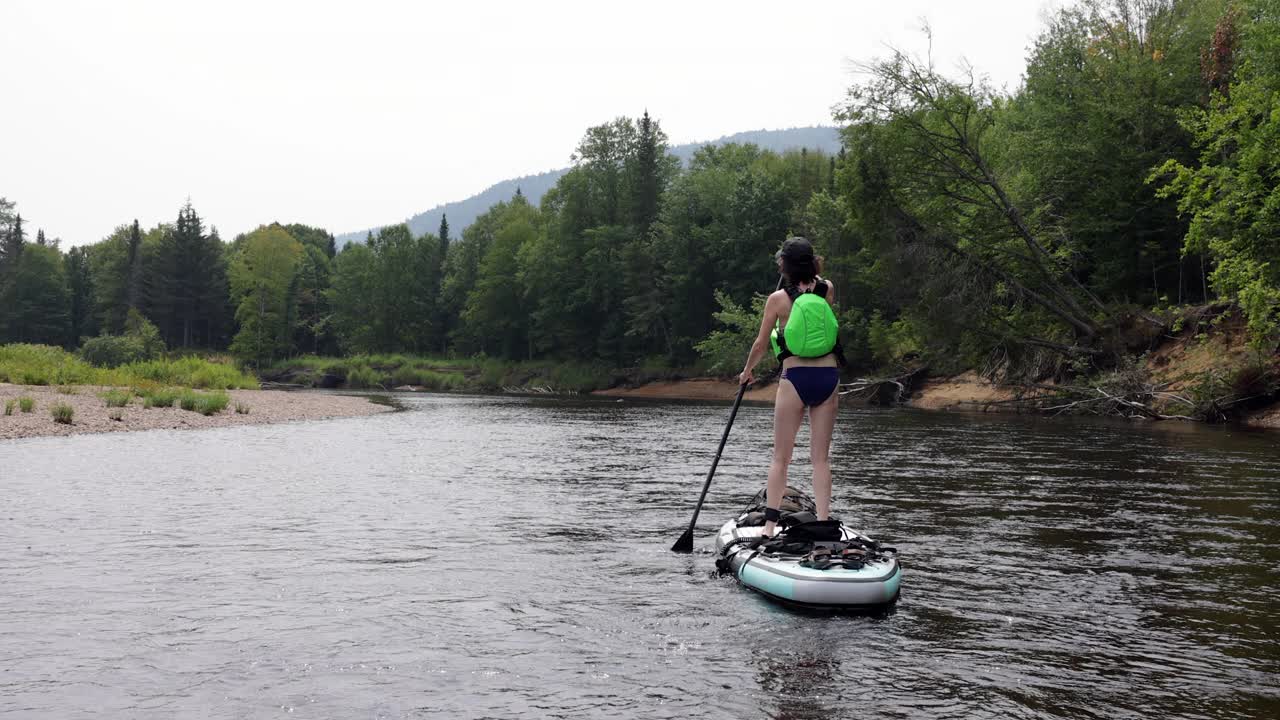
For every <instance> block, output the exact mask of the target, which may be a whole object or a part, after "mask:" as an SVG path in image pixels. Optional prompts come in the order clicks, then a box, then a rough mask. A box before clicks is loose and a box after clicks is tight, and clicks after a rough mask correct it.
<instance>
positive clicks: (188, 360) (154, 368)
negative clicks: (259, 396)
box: [102, 357, 258, 390]
mask: <svg viewBox="0 0 1280 720" xmlns="http://www.w3.org/2000/svg"><path fill="white" fill-rule="evenodd" d="M119 371H120V374H119V375H118V376H116V377H118V378H119V379H121V380H124V382H115V383H102V384H114V385H133V384H136V383H138V382H142V381H146V382H150V383H156V384H161V385H178V386H183V387H191V388H208V389H218V390H231V389H236V388H240V389H257V387H258V381H257V380H255V379H254V378H253V376H251V375H248V374H246V373H245V372H243V371H241V370H239V369H237V368H236V367H235V366H233V365H228V364H224V363H220V362H213V361H210V360H206V359H204V358H198V357H184V358H177V359H174V360H152V361H150V362H144V363H133V364H130V365H125V366H123V367H121V368H120V369H119Z"/></svg>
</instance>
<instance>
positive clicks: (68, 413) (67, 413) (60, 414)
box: [49, 403, 76, 425]
mask: <svg viewBox="0 0 1280 720" xmlns="http://www.w3.org/2000/svg"><path fill="white" fill-rule="evenodd" d="M49 414H50V415H52V416H53V421H54V422H56V423H62V424H63V425H70V424H71V419H72V418H73V417H74V416H75V414H76V411H75V408H73V407H71V406H70V405H67V404H66V403H57V404H55V405H54V406H53V407H52V408H50V409H49Z"/></svg>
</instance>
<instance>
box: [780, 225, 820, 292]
mask: <svg viewBox="0 0 1280 720" xmlns="http://www.w3.org/2000/svg"><path fill="white" fill-rule="evenodd" d="M777 255H778V257H780V258H782V274H783V275H786V276H787V281H788V282H790V283H791V284H793V285H794V284H796V283H802V282H809V281H810V280H812V279H814V278H815V277H817V275H818V272H819V270H818V262H817V258H816V257H815V256H814V254H813V245H812V244H810V242H809V241H808V240H807V239H805V238H802V237H799V236H797V237H790V238H787V241H786V242H784V243H782V249H781V250H779V251H778V253H777Z"/></svg>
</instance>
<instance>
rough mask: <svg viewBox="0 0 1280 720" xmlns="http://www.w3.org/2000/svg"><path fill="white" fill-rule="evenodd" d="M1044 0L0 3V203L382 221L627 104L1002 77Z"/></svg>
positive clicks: (51, 212) (730, 115)
mask: <svg viewBox="0 0 1280 720" xmlns="http://www.w3.org/2000/svg"><path fill="white" fill-rule="evenodd" d="M1062 1H1063V0H983V1H982V2H958V1H956V0H895V1H894V2H870V1H863V0H843V1H840V2H804V1H801V0H792V1H791V2H785V3H783V2H777V1H776V0H774V1H772V2H756V1H754V0H749V1H745V0H736V1H733V2H718V1H717V2H698V1H696V0H685V1H684V2H649V3H641V2H630V3H625V4H624V3H610V2H603V1H600V0H597V1H596V2H554V1H551V0H542V1H540V2H527V1H526V2H484V1H480V0H468V1H466V2H452V3H439V2H375V1H369V0H366V1H364V2H317V1H315V0H307V1H305V2H304V1H296V2H273V1H269V0H253V1H250V2H241V1H239V0H235V1H228V0H218V1H217V2H194V1H177V0H164V1H157V2H129V1H127V0H119V1H115V2H97V1H85V2H64V1H61V0H34V1H31V2H27V1H25V0H16V1H15V0H4V2H3V3H2V4H0V93H2V94H0V97H3V103H2V105H0V107H3V110H2V111H0V196H3V197H7V198H9V199H10V200H13V201H16V202H17V204H18V210H19V211H20V212H21V213H22V215H23V217H24V218H25V219H27V220H28V221H29V223H30V224H29V225H28V228H29V229H30V230H31V233H32V235H34V234H35V229H36V228H44V229H45V231H46V232H47V233H48V234H49V235H50V236H51V237H54V236H57V237H61V238H62V239H63V242H64V246H66V245H68V244H71V245H78V244H82V243H88V242H95V241H97V240H100V239H101V238H102V237H104V236H105V235H107V234H108V233H110V231H111V230H112V228H113V227H115V226H116V225H119V224H122V223H125V222H129V221H131V220H132V219H133V218H135V217H136V218H138V219H139V220H140V221H141V222H142V223H143V225H144V226H149V225H154V224H155V223H158V222H165V221H172V220H173V219H174V218H175V217H176V216H177V212H178V208H179V207H180V206H181V205H182V203H183V202H184V201H185V200H186V198H187V197H188V196H190V197H191V199H192V202H193V204H194V205H195V207H196V209H197V210H198V211H199V212H200V214H201V215H202V216H203V217H204V219H205V221H206V222H208V223H212V224H214V225H216V226H217V227H218V228H219V231H220V232H221V233H222V236H223V238H224V239H230V238H231V237H232V236H233V235H235V234H236V233H239V232H244V231H247V230H251V229H253V228H254V227H256V226H258V225H259V224H262V223H269V222H271V221H273V220H279V221H281V222H304V223H308V224H312V225H318V226H321V227H324V228H327V229H329V230H331V231H333V232H335V233H338V232H345V231H349V230H356V229H361V228H365V227H369V226H371V225H378V224H384V223H390V222H395V221H398V220H401V219H404V218H406V217H408V216H409V215H411V214H413V213H416V212H420V211H423V210H426V209H429V208H431V207H433V206H435V205H438V204H440V203H443V202H448V201H451V200H459V199H462V198H465V197H467V196H469V195H471V194H474V193H475V192H477V191H479V190H482V189H484V188H485V187H487V186H489V185H491V184H493V183H495V182H498V181H500V180H503V179H506V178H510V177H515V176H518V175H527V174H530V173H536V172H541V171H544V170H549V169H552V168H557V167H563V166H565V165H567V164H568V161H569V155H570V153H571V152H572V151H573V148H574V146H575V145H576V143H577V141H578V139H579V138H580V137H581V135H582V132H583V131H584V130H585V129H586V128H587V127H589V126H591V125H595V124H599V123H601V122H605V121H608V120H610V119H612V118H614V117H617V116H619V115H630V116H638V115H639V114H640V113H641V112H643V111H644V110H645V108H648V109H649V111H650V113H651V114H652V115H653V116H654V117H656V118H658V119H659V120H660V121H661V123H662V127H663V129H665V130H666V132H667V134H668V135H669V136H670V137H671V140H672V142H673V143H682V142H691V141H698V140H708V139H713V138H716V137H719V136H721V135H726V134H730V133H733V132H738V131H742V130H753V129H760V128H770V129H772V128H785V127H794V126H802V125H815V124H831V122H832V119H831V108H832V106H833V105H835V104H836V103H838V102H839V101H840V100H841V98H842V97H843V95H844V92H845V90H846V88H847V87H848V86H849V85H850V84H851V83H852V82H853V81H854V80H855V76H854V74H853V71H852V62H853V61H856V60H866V59H870V58H873V57H875V56H879V55H884V54H885V52H886V46H888V45H895V46H899V47H907V48H922V47H923V43H922V39H921V35H920V32H919V27H920V23H921V19H922V18H927V19H928V21H929V22H930V24H931V25H932V26H933V30H934V57H935V59H937V60H938V61H939V62H940V64H941V65H943V66H944V67H953V66H954V64H955V63H956V62H958V60H959V59H960V58H961V57H963V58H967V59H968V60H969V61H970V62H972V63H973V64H974V65H976V66H977V67H978V68H979V69H980V70H981V71H983V72H985V73H987V74H988V75H990V77H991V78H992V79H993V80H994V81H995V82H996V84H997V85H1007V86H1008V87H1010V88H1012V87H1015V86H1016V85H1017V84H1018V82H1019V81H1020V76H1021V72H1022V68H1023V65H1024V60H1025V57H1026V51H1027V48H1028V47H1029V46H1030V45H1031V43H1032V40H1033V39H1034V37H1035V35H1036V34H1038V32H1039V31H1040V28H1041V27H1042V24H1043V20H1044V18H1045V13H1046V12H1047V11H1049V10H1051V9H1052V8H1055V7H1058V6H1060V5H1061V4H1062Z"/></svg>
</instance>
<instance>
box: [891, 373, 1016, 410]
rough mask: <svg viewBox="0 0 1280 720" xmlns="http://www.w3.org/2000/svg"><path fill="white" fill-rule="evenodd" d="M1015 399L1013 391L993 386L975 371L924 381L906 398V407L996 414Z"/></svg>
mask: <svg viewBox="0 0 1280 720" xmlns="http://www.w3.org/2000/svg"><path fill="white" fill-rule="evenodd" d="M1013 398H1014V393H1013V391H1012V390H1010V389H1008V388H1004V387H1000V386H997V385H994V384H992V383H990V382H988V381H986V380H984V379H983V378H981V377H980V376H979V375H978V374H977V373H976V372H972V371H970V372H967V373H963V374H961V375H957V376H955V377H950V378H938V379H929V380H925V381H924V383H923V384H922V385H921V386H920V387H919V388H917V389H916V390H915V391H914V392H912V394H911V397H910V398H908V399H907V401H906V403H905V404H906V405H907V406H908V407H915V408H922V409H925V410H976V411H980V412H998V411H1000V410H1001V409H1002V406H1001V404H1000V403H1003V402H1004V401H1006V400H1011V399H1013Z"/></svg>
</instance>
